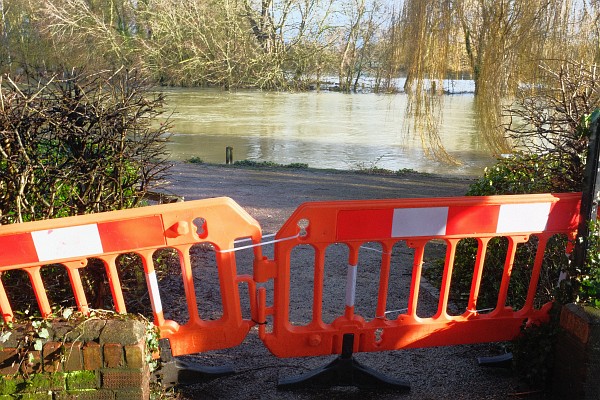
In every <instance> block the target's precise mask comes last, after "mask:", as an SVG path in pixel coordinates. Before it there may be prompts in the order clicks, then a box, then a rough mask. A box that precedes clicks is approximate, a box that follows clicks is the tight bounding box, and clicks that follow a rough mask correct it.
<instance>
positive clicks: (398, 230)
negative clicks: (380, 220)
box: [392, 207, 448, 237]
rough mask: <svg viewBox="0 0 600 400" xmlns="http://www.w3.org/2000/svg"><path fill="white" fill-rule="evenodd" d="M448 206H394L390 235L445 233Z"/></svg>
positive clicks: (435, 234) (434, 234) (432, 234)
mask: <svg viewBox="0 0 600 400" xmlns="http://www.w3.org/2000/svg"><path fill="white" fill-rule="evenodd" d="M447 221H448V207H425V208H396V209H395V210H394V216H393V220H392V237H403V236H437V235H445V234H446V223H447Z"/></svg>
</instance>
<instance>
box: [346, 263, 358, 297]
mask: <svg viewBox="0 0 600 400" xmlns="http://www.w3.org/2000/svg"><path fill="white" fill-rule="evenodd" d="M357 269H358V268H357V266H356V265H348V274H347V275H346V306H347V307H354V301H355V299H356V271H357Z"/></svg>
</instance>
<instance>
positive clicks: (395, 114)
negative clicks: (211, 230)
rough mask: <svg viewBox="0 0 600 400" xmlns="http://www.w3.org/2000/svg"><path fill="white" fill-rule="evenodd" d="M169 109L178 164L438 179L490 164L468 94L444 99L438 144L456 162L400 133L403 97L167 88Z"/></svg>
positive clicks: (477, 170) (172, 146)
mask: <svg viewBox="0 0 600 400" xmlns="http://www.w3.org/2000/svg"><path fill="white" fill-rule="evenodd" d="M163 92H164V93H165V94H166V95H167V109H168V111H173V112H174V114H173V115H172V117H171V122H172V123H173V127H172V130H171V131H172V132H173V136H172V138H171V142H170V143H169V150H170V151H171V154H172V158H173V159H175V160H187V159H190V158H192V157H199V158H200V159H202V160H203V161H204V162H210V163H224V162H225V148H226V147H227V146H231V147H233V157H234V160H245V159H248V160H254V161H272V162H275V163H279V164H290V163H305V164H308V165H309V167H314V168H334V169H344V170H350V169H358V168H370V167H374V166H375V167H379V168H385V169H389V170H393V171H396V170H400V169H405V168H407V169H412V170H415V171H419V172H429V173H438V174H460V175H481V173H482V171H483V168H485V167H486V166H489V165H491V164H493V162H494V158H492V156H491V155H490V154H489V153H488V152H487V151H486V149H485V146H484V142H483V140H482V139H481V138H480V137H479V135H478V133H477V132H476V129H475V121H474V111H473V95H472V94H460V95H451V96H446V97H445V100H444V113H443V123H442V127H441V140H442V143H443V144H444V146H445V147H446V149H447V151H448V152H449V153H450V154H451V155H452V156H454V157H455V158H456V159H458V160H460V162H461V165H458V166H449V165H447V164H444V163H442V162H439V161H435V160H432V159H430V158H428V157H426V156H425V154H424V151H423V149H422V145H421V141H420V139H419V137H418V136H417V135H414V134H411V133H407V130H406V129H405V128H404V126H405V125H404V123H405V122H406V121H405V108H406V95H404V94H390V95H381V94H373V93H368V94H367V93H364V94H362V93H361V94H343V93H338V92H329V91H321V92H316V91H312V92H303V93H287V92H286V93H274V92H261V91H255V90H252V91H236V92H227V91H221V90H218V89H166V90H163Z"/></svg>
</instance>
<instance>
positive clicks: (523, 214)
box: [496, 203, 551, 233]
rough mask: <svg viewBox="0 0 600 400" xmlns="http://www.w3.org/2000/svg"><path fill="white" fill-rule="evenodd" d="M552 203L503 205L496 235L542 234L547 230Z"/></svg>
mask: <svg viewBox="0 0 600 400" xmlns="http://www.w3.org/2000/svg"><path fill="white" fill-rule="evenodd" d="M550 206H551V204H550V203H531V204H503V205H501V206H500V214H499V215H498V225H497V227H496V233H509V232H540V231H544V230H545V229H546V224H547V223H548V216H549V215H550Z"/></svg>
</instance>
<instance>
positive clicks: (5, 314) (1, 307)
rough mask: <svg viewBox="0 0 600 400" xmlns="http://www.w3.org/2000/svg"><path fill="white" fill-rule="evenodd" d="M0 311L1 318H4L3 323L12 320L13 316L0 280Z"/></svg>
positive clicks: (0, 275)
mask: <svg viewBox="0 0 600 400" xmlns="http://www.w3.org/2000/svg"><path fill="white" fill-rule="evenodd" d="M1 277H2V274H1V273H0V278H1ZM0 311H1V312H2V318H4V322H11V321H12V320H13V318H14V314H13V311H12V308H11V306H10V302H9V301H8V297H7V296H6V290H4V285H3V284H2V280H0Z"/></svg>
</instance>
